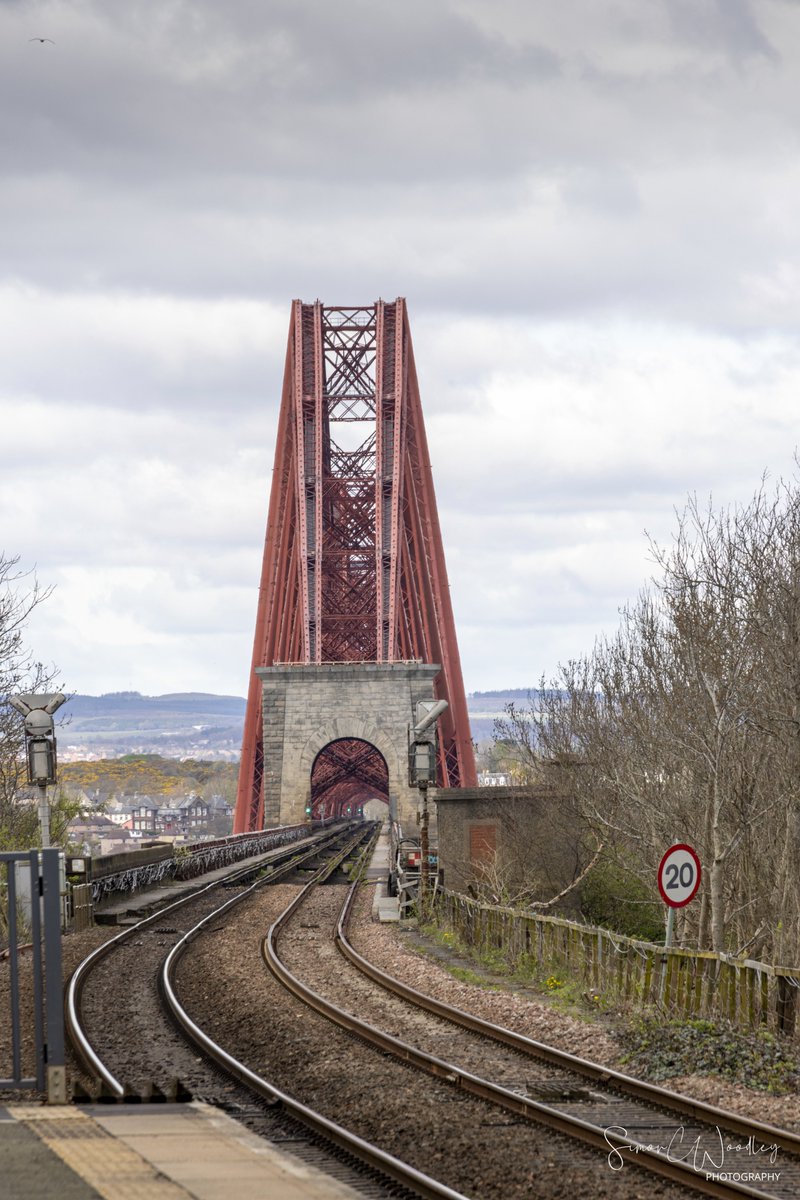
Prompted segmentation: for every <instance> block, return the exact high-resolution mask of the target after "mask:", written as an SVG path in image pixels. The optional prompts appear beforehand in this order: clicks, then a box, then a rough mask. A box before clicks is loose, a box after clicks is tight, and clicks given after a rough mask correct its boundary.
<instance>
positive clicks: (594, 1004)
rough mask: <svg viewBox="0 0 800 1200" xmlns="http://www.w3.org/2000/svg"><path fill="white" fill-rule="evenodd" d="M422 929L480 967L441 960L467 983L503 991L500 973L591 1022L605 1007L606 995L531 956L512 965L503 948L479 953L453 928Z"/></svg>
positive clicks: (504, 977)
mask: <svg viewBox="0 0 800 1200" xmlns="http://www.w3.org/2000/svg"><path fill="white" fill-rule="evenodd" d="M419 932H420V933H421V934H422V935H423V936H424V937H425V938H427V939H428V940H429V941H431V942H433V943H435V944H436V945H437V946H441V947H442V948H443V949H445V950H450V951H452V952H453V953H454V954H458V955H459V956H460V957H462V958H470V959H472V960H473V962H474V963H475V965H476V968H477V969H476V970H471V969H469V968H467V967H462V966H458V965H456V964H453V963H448V962H447V961H446V960H438V961H440V962H441V965H442V966H443V967H444V968H445V970H447V971H448V972H449V973H450V974H451V975H452V976H453V977H454V978H455V979H459V980H461V981H462V982H463V983H474V984H477V985H479V986H480V987H483V988H490V989H491V990H492V991H501V990H502V985H501V984H499V983H498V982H497V977H498V976H500V977H501V978H502V979H507V980H508V981H509V982H510V983H517V984H522V985H523V986H524V987H527V988H531V989H533V990H535V991H536V992H538V993H539V994H540V995H541V997H542V999H544V1000H546V1001H547V1002H548V1003H550V1004H552V1006H553V1007H554V1008H557V1009H559V1010H561V1011H562V1012H567V1013H570V1014H571V1015H572V1016H577V1017H580V1018H582V1019H583V1020H588V1021H591V1020H592V1019H594V1018H595V1017H596V1016H597V1013H598V1012H599V1011H600V1010H601V1009H602V1008H603V1007H604V1005H603V1002H602V998H601V997H600V996H599V995H598V994H597V993H587V992H586V990H585V987H584V985H583V984H581V983H580V982H579V981H578V980H574V979H568V978H566V977H562V975H557V974H553V973H552V971H549V970H547V969H545V968H542V967H541V966H540V965H539V963H538V962H536V960H535V959H533V958H532V957H531V956H525V957H524V958H523V959H521V960H520V961H519V962H518V963H516V964H515V965H513V966H512V965H511V964H510V963H509V962H508V961H507V960H506V959H505V958H504V957H503V955H502V953H501V952H500V951H499V950H489V951H483V952H478V951H477V950H476V949H475V947H473V946H468V945H467V944H466V943H464V942H462V941H461V939H460V938H459V937H458V935H457V934H456V933H454V932H453V931H452V930H449V929H442V928H440V927H439V926H438V925H433V924H420V925H419ZM424 952H425V951H424V950H423V953H424ZM487 976H491V978H487Z"/></svg>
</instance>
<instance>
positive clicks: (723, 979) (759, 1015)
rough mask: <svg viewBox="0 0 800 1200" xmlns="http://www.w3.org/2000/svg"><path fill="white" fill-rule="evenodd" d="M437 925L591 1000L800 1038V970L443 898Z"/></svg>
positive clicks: (443, 894)
mask: <svg viewBox="0 0 800 1200" xmlns="http://www.w3.org/2000/svg"><path fill="white" fill-rule="evenodd" d="M434 917H435V920H436V922H437V924H438V925H439V926H440V927H441V928H444V929H447V930H450V931H451V932H452V933H454V934H456V936H457V937H458V938H459V939H460V940H461V941H462V942H463V943H464V944H465V945H467V946H469V947H471V948H473V949H475V950H476V951H477V952H478V953H481V954H499V955H500V957H501V958H502V959H503V960H504V962H505V963H506V964H507V965H508V966H509V967H510V968H512V969H514V970H518V969H521V970H523V971H524V970H526V969H527V970H531V971H534V972H537V973H541V972H549V973H556V972H559V971H563V972H565V973H566V974H568V975H569V976H570V977H572V978H577V979H579V980H581V981H582V982H583V983H584V984H585V986H586V990H587V993H591V994H593V995H598V996H601V997H603V998H604V999H608V1000H610V1001H612V1002H613V1003H615V1004H620V1005H623V1006H626V1007H631V1008H633V1007H637V1008H638V1007H644V1006H646V1005H656V1006H658V1007H661V1008H663V1009H664V1010H666V1011H668V1012H669V1013H671V1014H674V1015H676V1016H677V1015H681V1016H685V1017H693V1018H708V1019H711V1020H713V1019H720V1018H725V1019H727V1020H729V1021H731V1022H733V1023H734V1024H735V1025H738V1026H740V1027H742V1028H756V1027H758V1026H766V1027H767V1028H769V1029H773V1030H777V1031H779V1032H781V1033H783V1034H785V1035H787V1036H789V1037H794V1036H795V1035H796V1034H797V1033H798V1029H797V1007H798V1001H797V996H798V990H800V968H795V969H792V968H790V967H773V966H771V965H770V964H769V963H762V962H754V961H752V960H750V959H736V958H732V957H729V956H727V955H723V954H716V953H713V952H711V951H698V950H683V949H677V948H670V949H669V950H667V949H665V947H664V946H656V945H654V944H653V943H652V942H641V941H638V940H636V939H635V938H629V937H624V936H622V935H621V934H617V933H611V932H609V930H607V929H600V928H598V927H596V926H592V925H579V924H577V923H576V922H574V921H566V920H563V919H562V918H560V917H546V916H540V915H532V914H527V913H522V912H518V911H516V910H514V909H510V908H498V907H494V906H491V905H487V904H480V903H479V902H478V901H476V900H472V899H470V898H469V897H468V896H462V895H458V894H457V893H454V892H447V891H443V892H440V893H439V895H438V897H437V900H436V906H435V912H434Z"/></svg>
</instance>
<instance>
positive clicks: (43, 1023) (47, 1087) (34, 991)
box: [0, 849, 67, 1104]
mask: <svg viewBox="0 0 800 1200" xmlns="http://www.w3.org/2000/svg"><path fill="white" fill-rule="evenodd" d="M3 869H4V870H3ZM3 876H5V878H3ZM60 893H61V877H60V870H59V851H58V850H57V849H53V850H30V851H23V850H20V851H4V852H2V853H0V917H1V918H2V933H3V942H4V943H5V945H4V948H3V957H7V958H8V970H9V983H10V988H9V1007H10V1010H11V1011H10V1018H11V1024H10V1028H11V1047H10V1048H11V1063H10V1069H9V1073H8V1074H6V1073H5V1072H6V1070H7V1067H6V1064H5V1063H0V1091H3V1090H11V1089H14V1090H16V1089H32V1090H37V1091H40V1092H44V1091H46V1092H47V1100H48V1103H50V1104H65V1103H66V1102H67V1094H66V1092H67V1080H66V1067H65V1063H64V1010H63V996H62V991H63V977H62V966H61V894H60ZM23 944H24V945H25V946H26V952H25V953H24V954H23V953H22V948H23ZM31 1027H32V1028H31ZM31 1034H32V1044H33V1053H32V1054H31V1051H30V1044H31ZM31 1060H32V1061H31Z"/></svg>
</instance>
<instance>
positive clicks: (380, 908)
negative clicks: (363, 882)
mask: <svg viewBox="0 0 800 1200" xmlns="http://www.w3.org/2000/svg"><path fill="white" fill-rule="evenodd" d="M390 853H391V843H390V838H389V826H388V824H387V825H384V826H383V829H382V830H381V832H380V836H379V837H378V841H377V842H376V844H375V850H374V852H373V855H372V858H371V860H370V864H369V867H368V868H367V881H368V882H374V884H375V892H374V895H373V898H372V919H373V921H399V920H400V902H399V900H398V899H397V896H390V895H389V857H390Z"/></svg>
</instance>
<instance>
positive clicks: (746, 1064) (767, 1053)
mask: <svg viewBox="0 0 800 1200" xmlns="http://www.w3.org/2000/svg"><path fill="white" fill-rule="evenodd" d="M622 1040H623V1043H624V1044H625V1046H626V1049H627V1053H626V1055H625V1058H624V1059H623V1061H624V1063H625V1064H626V1067H627V1068H629V1069H630V1070H631V1071H632V1072H633V1073H635V1074H638V1075H642V1076H644V1077H645V1078H648V1079H652V1080H654V1081H656V1082H659V1081H661V1080H664V1079H671V1078H673V1077H674V1076H676V1075H695V1074H698V1075H719V1076H721V1077H722V1078H723V1079H729V1080H731V1081H732V1082H734V1083H741V1084H745V1085H746V1086H747V1087H757V1088H763V1089H764V1090H765V1091H768V1092H773V1093H775V1094H779V1095H780V1094H783V1093H784V1092H788V1091H792V1090H795V1089H796V1088H797V1087H798V1084H800V1068H799V1067H798V1063H797V1061H796V1060H795V1059H793V1058H792V1057H791V1056H790V1052H789V1047H788V1045H787V1044H786V1043H785V1042H784V1041H783V1039H781V1038H780V1037H778V1036H777V1035H776V1034H774V1033H770V1031H769V1030H767V1029H758V1030H753V1031H751V1032H743V1031H742V1030H739V1029H735V1028H734V1027H733V1026H732V1025H729V1024H727V1023H725V1022H713V1021H701V1020H696V1021H677V1020H675V1021H666V1022H665V1021H664V1020H663V1019H662V1018H659V1017H656V1016H646V1017H641V1018H639V1019H638V1020H636V1022H635V1023H634V1024H632V1025H631V1026H630V1027H629V1028H628V1029H627V1030H624V1031H623V1032H622Z"/></svg>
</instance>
